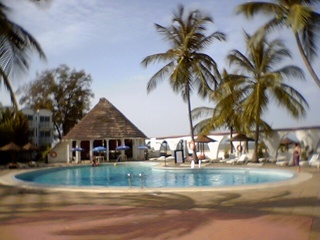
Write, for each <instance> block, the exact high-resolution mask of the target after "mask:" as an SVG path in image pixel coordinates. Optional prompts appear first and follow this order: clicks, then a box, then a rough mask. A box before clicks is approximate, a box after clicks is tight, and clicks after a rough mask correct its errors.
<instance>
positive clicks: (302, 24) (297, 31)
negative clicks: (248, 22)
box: [236, 0, 320, 87]
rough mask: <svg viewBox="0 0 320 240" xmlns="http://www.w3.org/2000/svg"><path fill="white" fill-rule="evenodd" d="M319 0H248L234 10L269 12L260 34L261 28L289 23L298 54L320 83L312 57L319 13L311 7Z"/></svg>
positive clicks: (314, 50) (258, 33)
mask: <svg viewBox="0 0 320 240" xmlns="http://www.w3.org/2000/svg"><path fill="white" fill-rule="evenodd" d="M319 2H320V1H319V0H273V2H248V3H244V4H241V5H239V6H238V7H237V9H236V12H237V13H242V14H244V15H245V16H246V17H252V16H254V15H256V14H258V13H264V14H266V15H268V16H272V18H271V20H269V21H268V22H267V23H266V24H264V25H263V26H262V27H261V28H260V29H259V30H258V31H257V34H256V36H257V37H259V36H260V37H261V36H262V35H263V33H264V32H270V31H271V30H273V29H277V28H282V27H288V28H290V29H291V30H292V31H293V34H294V37H295V40H296V44H297V47H298V49H299V52H300V55H301V56H302V59H303V61H304V63H305V65H306V67H307V69H308V71H309V73H310V74H311V76H312V78H313V80H314V81H315V83H316V84H317V85H318V87H320V80H319V77H318V76H317V74H316V72H315V71H314V69H313V67H312V65H311V61H312V60H313V58H314V57H315V56H316V52H317V45H316V36H317V32H318V31H319V27H320V14H319V13H317V12H315V11H313V9H312V7H313V6H314V5H316V4H317V3H319Z"/></svg>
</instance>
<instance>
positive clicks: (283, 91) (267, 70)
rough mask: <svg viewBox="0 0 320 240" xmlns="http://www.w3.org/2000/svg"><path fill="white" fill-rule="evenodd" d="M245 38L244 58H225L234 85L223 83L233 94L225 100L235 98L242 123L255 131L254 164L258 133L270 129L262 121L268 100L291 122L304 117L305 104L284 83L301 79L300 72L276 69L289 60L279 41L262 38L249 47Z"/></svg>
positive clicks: (234, 52)
mask: <svg viewBox="0 0 320 240" xmlns="http://www.w3.org/2000/svg"><path fill="white" fill-rule="evenodd" d="M245 36H246V43H247V56H246V55H245V54H243V53H241V52H240V51H238V50H232V51H231V53H230V54H229V55H228V56H227V59H228V61H229V63H230V65H231V66H235V67H237V69H238V71H239V72H238V73H237V74H236V75H235V76H236V81H233V80H232V77H231V78H230V81H227V82H226V83H224V85H226V86H229V85H230V86H231V87H232V88H233V89H234V91H233V92H232V93H231V94H228V95H226V96H225V97H224V98H225V99H227V100H226V101H228V98H232V99H234V98H236V99H237V104H239V105H240V106H241V108H242V110H243V114H242V115H241V123H242V125H243V127H244V129H245V130H246V132H247V133H248V132H250V131H251V130H252V129H253V128H254V132H255V133H254V140H255V147H254V155H253V161H257V157H258V154H257V153H258V142H259V132H260V131H270V130H271V127H270V126H269V125H268V124H267V123H265V122H264V121H263V120H262V114H263V113H264V112H265V111H266V110H267V108H268V103H269V99H270V98H272V99H274V101H275V102H276V103H278V105H279V106H281V107H284V108H285V109H286V110H287V111H288V113H289V114H290V115H291V116H293V117H294V118H299V117H301V116H304V115H305V107H308V103H307V102H306V100H305V99H304V97H303V96H302V95H301V94H300V93H299V92H298V91H296V90H295V89H294V88H292V87H290V86H289V85H287V84H286V83H285V82H284V80H285V79H287V80H291V79H293V78H297V79H304V75H303V71H302V70H301V69H300V68H299V67H296V66H293V65H288V66H283V67H281V68H278V69H275V67H278V66H279V64H281V62H282V61H283V60H284V59H285V58H289V57H291V55H290V52H289V50H288V49H287V48H286V47H285V45H284V44H283V43H282V42H281V41H280V40H273V41H271V42H267V41H266V39H265V38H261V39H260V41H259V42H256V43H255V44H252V42H251V38H250V36H249V35H248V34H245Z"/></svg>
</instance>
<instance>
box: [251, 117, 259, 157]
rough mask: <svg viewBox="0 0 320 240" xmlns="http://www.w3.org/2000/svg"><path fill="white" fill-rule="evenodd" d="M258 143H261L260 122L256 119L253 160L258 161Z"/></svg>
mask: <svg viewBox="0 0 320 240" xmlns="http://www.w3.org/2000/svg"><path fill="white" fill-rule="evenodd" d="M258 144H259V122H258V121H256V131H255V134H254V152H253V156H252V162H258Z"/></svg>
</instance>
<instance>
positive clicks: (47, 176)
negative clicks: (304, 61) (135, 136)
mask: <svg viewBox="0 0 320 240" xmlns="http://www.w3.org/2000/svg"><path fill="white" fill-rule="evenodd" d="M293 176H294V174H293V173H291V172H287V171H278V170H265V169H243V168H232V169H231V168H222V169H221V168H219V169H209V168H208V169H203V168H202V169H197V168H195V169H171V168H165V169H164V168H157V167H155V165H154V164H145V163H143V164H141V163H128V164H117V165H116V166H114V165H113V164H106V165H100V166H96V167H91V166H76V167H63V168H52V169H45V170H38V171H32V172H27V173H22V174H18V175H16V176H15V177H16V178H17V179H19V180H23V181H28V182H34V183H38V184H46V185H60V186H105V187H147V188H174V187H179V188H183V187H186V188H187V187H215V186H239V185H251V184H261V183H271V182H277V181H283V180H287V179H290V178H292V177H293Z"/></svg>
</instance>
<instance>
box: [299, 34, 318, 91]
mask: <svg viewBox="0 0 320 240" xmlns="http://www.w3.org/2000/svg"><path fill="white" fill-rule="evenodd" d="M294 37H295V39H296V43H297V46H298V49H299V52H300V55H301V56H302V60H303V62H304V64H305V65H306V67H307V69H308V71H309V73H310V74H311V77H312V78H313V80H314V82H315V83H316V84H317V85H318V87H319V88H320V79H319V78H318V76H317V74H316V73H315V71H314V70H313V68H312V66H311V63H310V61H309V60H308V58H307V56H306V54H305V52H304V50H303V48H302V44H301V41H300V38H299V35H298V33H295V34H294Z"/></svg>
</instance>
